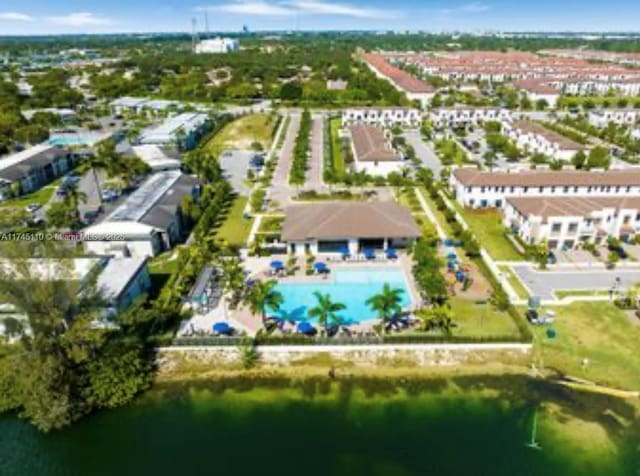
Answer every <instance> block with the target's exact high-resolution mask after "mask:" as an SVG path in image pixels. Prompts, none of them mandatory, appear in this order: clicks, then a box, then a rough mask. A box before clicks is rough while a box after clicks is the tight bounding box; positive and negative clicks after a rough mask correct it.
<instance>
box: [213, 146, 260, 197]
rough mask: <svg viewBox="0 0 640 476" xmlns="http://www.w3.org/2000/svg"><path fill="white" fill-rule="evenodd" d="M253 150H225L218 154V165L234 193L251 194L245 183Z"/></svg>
mask: <svg viewBox="0 0 640 476" xmlns="http://www.w3.org/2000/svg"><path fill="white" fill-rule="evenodd" d="M254 154H255V152H253V151H250V150H227V151H224V152H223V153H222V155H221V156H220V167H221V168H222V171H223V173H224V176H225V178H226V179H227V180H228V181H229V183H230V184H231V186H232V187H233V190H235V192H236V193H238V194H240V195H244V196H249V195H250V194H251V188H250V187H249V186H247V184H246V183H245V179H246V178H247V171H248V170H249V165H250V162H251V158H252V157H253V156H254Z"/></svg>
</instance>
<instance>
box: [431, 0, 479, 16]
mask: <svg viewBox="0 0 640 476" xmlns="http://www.w3.org/2000/svg"><path fill="white" fill-rule="evenodd" d="M490 9H491V7H490V6H489V5H485V4H483V3H478V2H473V3H467V4H465V5H460V6H457V7H453V8H443V9H441V10H440V13H444V14H445V15H449V14H451V13H482V12H486V11H487V10H490Z"/></svg>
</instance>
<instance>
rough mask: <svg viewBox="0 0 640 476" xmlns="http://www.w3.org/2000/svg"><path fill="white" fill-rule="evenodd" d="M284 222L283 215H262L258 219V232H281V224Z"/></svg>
mask: <svg viewBox="0 0 640 476" xmlns="http://www.w3.org/2000/svg"><path fill="white" fill-rule="evenodd" d="M283 223H284V216H269V217H262V220H261V221H260V228H259V229H258V232H259V233H274V234H278V233H280V232H282V224H283Z"/></svg>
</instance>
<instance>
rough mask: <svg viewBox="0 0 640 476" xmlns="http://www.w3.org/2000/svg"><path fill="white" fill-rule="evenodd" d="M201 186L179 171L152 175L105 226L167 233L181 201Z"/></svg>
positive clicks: (197, 181) (194, 177)
mask: <svg viewBox="0 0 640 476" xmlns="http://www.w3.org/2000/svg"><path fill="white" fill-rule="evenodd" d="M198 184H200V181H199V180H198V178H197V177H196V176H194V175H184V174H182V173H181V172H180V171H177V170H172V171H169V172H159V173H156V174H153V175H152V176H151V177H149V178H148V179H147V180H146V182H144V183H143V184H142V185H141V186H140V188H138V190H136V191H135V192H133V193H132V194H131V196H130V197H129V198H128V199H127V200H126V201H125V202H124V203H123V204H122V205H120V206H119V207H118V208H116V209H115V210H114V211H113V212H112V213H111V214H110V215H109V216H108V217H107V218H106V219H105V220H104V222H103V223H105V222H128V221H129V222H138V223H142V224H145V225H149V226H152V227H155V228H160V229H166V228H167V227H168V226H169V225H170V224H171V223H172V222H173V220H174V219H175V214H176V211H177V209H178V207H179V206H180V204H181V203H182V198H183V197H184V196H185V195H188V194H190V193H192V191H193V187H195V186H196V185H198Z"/></svg>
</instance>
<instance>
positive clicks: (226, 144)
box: [206, 114, 277, 157]
mask: <svg viewBox="0 0 640 476" xmlns="http://www.w3.org/2000/svg"><path fill="white" fill-rule="evenodd" d="M276 122H277V121H276V120H275V119H274V118H271V117H270V116H268V115H267V114H250V115H247V116H243V117H240V118H239V119H236V120H235V121H233V122H231V123H229V124H227V125H226V126H225V127H224V128H223V129H222V130H221V131H220V132H219V133H218V134H216V135H215V137H214V138H213V139H211V140H210V141H209V143H208V144H207V145H206V147H207V149H209V150H210V151H211V152H212V153H213V154H214V156H216V157H217V156H218V155H219V154H220V153H222V152H223V151H224V150H229V149H244V150H248V149H251V148H252V144H253V143H254V142H259V143H260V144H261V145H262V148H263V150H268V149H269V148H270V147H271V140H272V137H273V128H274V127H275V125H276Z"/></svg>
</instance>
